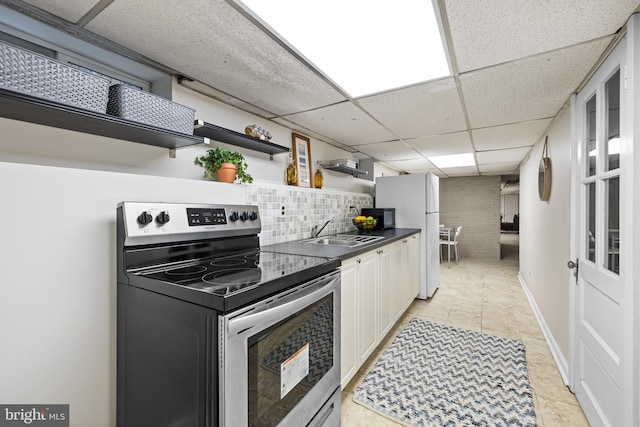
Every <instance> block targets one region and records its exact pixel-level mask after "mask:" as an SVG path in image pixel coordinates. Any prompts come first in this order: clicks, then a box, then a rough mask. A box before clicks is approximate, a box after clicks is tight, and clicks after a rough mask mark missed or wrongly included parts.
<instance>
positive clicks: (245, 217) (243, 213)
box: [240, 211, 249, 221]
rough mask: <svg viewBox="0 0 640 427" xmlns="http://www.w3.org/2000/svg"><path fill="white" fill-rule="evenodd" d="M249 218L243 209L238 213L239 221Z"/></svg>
mask: <svg viewBox="0 0 640 427" xmlns="http://www.w3.org/2000/svg"><path fill="white" fill-rule="evenodd" d="M248 219H249V214H248V213H247V212H246V211H245V212H242V213H241V214H240V221H246V220H248Z"/></svg>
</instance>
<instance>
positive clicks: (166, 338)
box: [117, 202, 340, 427]
mask: <svg viewBox="0 0 640 427" xmlns="http://www.w3.org/2000/svg"><path fill="white" fill-rule="evenodd" d="M260 230H261V221H260V214H259V211H258V208H257V207H256V206H247V205H208V204H176V203H146V202H123V203H120V204H119V205H118V208H117V282H118V283H117V288H118V289H117V322H118V326H117V333H118V337H117V425H118V426H119V427H125V426H131V427H133V426H135V427H140V426H153V427H161V426H199V427H200V426H202V427H211V426H229V427H231V426H233V427H236V426H306V425H310V426H321V425H322V426H327V427H328V426H337V425H339V424H340V388H339V386H340V363H339V361H340V274H339V271H338V267H339V265H340V262H339V261H338V260H335V259H329V258H323V257H311V256H301V255H289V254H281V253H275V252H266V251H262V250H260V246H259V240H258V233H259V232H260Z"/></svg>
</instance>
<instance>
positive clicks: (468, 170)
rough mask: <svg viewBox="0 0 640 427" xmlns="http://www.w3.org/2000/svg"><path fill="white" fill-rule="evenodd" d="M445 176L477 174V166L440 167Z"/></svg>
mask: <svg viewBox="0 0 640 427" xmlns="http://www.w3.org/2000/svg"><path fill="white" fill-rule="evenodd" d="M442 172H444V174H445V175H447V176H451V177H454V176H478V168H476V167H475V166H462V167H458V168H446V169H442Z"/></svg>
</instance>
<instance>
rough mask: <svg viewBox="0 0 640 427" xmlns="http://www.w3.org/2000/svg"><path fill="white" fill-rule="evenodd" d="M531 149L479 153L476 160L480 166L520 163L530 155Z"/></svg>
mask: <svg viewBox="0 0 640 427" xmlns="http://www.w3.org/2000/svg"><path fill="white" fill-rule="evenodd" d="M530 150H531V147H522V148H510V149H506V150H492V151H478V152H477V153H476V158H477V160H478V164H479V165H491V164H495V163H515V162H518V163H520V162H521V161H522V160H523V159H524V158H525V157H526V156H527V154H529V151H530Z"/></svg>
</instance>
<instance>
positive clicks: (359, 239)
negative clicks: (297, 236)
mask: <svg viewBox="0 0 640 427" xmlns="http://www.w3.org/2000/svg"><path fill="white" fill-rule="evenodd" d="M383 238H384V237H382V236H364V235H360V234H334V235H332V236H324V237H314V238H312V239H309V240H304V243H313V244H315V245H331V246H345V247H348V248H350V247H354V246H359V245H364V244H365V243H371V242H374V241H376V240H379V239H383Z"/></svg>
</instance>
